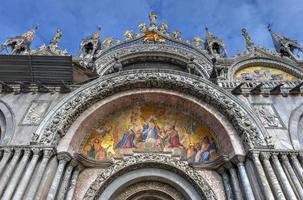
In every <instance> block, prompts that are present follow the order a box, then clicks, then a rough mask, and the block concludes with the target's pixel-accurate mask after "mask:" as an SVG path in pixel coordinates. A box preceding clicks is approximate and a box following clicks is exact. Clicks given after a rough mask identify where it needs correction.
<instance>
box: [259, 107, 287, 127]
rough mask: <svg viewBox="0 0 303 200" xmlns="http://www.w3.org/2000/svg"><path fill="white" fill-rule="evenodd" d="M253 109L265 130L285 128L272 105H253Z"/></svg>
mask: <svg viewBox="0 0 303 200" xmlns="http://www.w3.org/2000/svg"><path fill="white" fill-rule="evenodd" d="M253 109H254V110H255V112H256V114H257V115H258V117H259V118H260V120H261V122H262V123H263V125H264V127H265V128H272V129H274V128H283V129H284V128H285V126H284V124H283V122H282V120H281V119H280V117H279V114H278V113H277V111H276V109H275V108H274V106H273V105H272V104H253Z"/></svg>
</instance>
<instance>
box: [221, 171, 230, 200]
mask: <svg viewBox="0 0 303 200" xmlns="http://www.w3.org/2000/svg"><path fill="white" fill-rule="evenodd" d="M219 173H220V174H221V176H222V180H223V186H224V190H225V195H226V199H227V200H232V199H233V194H232V189H231V185H230V180H229V176H228V173H227V172H226V170H225V168H224V167H222V168H220V169H219Z"/></svg>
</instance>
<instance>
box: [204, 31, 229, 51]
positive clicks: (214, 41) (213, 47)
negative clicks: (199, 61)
mask: <svg viewBox="0 0 303 200" xmlns="http://www.w3.org/2000/svg"><path fill="white" fill-rule="evenodd" d="M205 30H206V39H205V49H206V50H207V51H208V52H209V54H210V55H212V56H214V57H227V52H226V49H225V47H224V42H223V40H221V39H219V38H218V37H216V36H215V35H214V34H213V33H211V32H209V31H208V28H207V27H206V28H205Z"/></svg>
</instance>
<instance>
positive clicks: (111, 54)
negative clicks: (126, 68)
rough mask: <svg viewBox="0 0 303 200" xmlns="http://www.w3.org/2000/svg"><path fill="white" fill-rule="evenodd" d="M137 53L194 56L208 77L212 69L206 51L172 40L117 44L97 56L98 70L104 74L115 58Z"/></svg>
mask: <svg viewBox="0 0 303 200" xmlns="http://www.w3.org/2000/svg"><path fill="white" fill-rule="evenodd" d="M181 47H183V48H181ZM135 55H137V56H139V55H140V56H144V55H146V56H147V55H158V56H161V57H163V56H165V57H171V58H174V59H176V60H183V61H185V62H187V61H188V59H189V58H193V59H194V61H195V63H196V68H197V70H198V71H200V72H201V73H202V74H203V76H204V77H206V78H207V77H208V76H209V73H210V72H211V70H212V64H211V61H210V58H209V57H207V56H206V54H205V53H204V52H201V50H198V49H195V48H193V47H191V46H186V44H181V43H180V44H178V43H177V42H172V43H171V44H132V43H131V42H129V44H128V46H127V47H125V46H122V45H121V47H120V48H119V46H116V47H115V49H112V50H109V51H108V52H104V53H103V54H100V55H98V56H96V57H98V58H96V62H95V65H96V71H97V72H98V74H100V75H103V74H105V73H106V72H107V71H108V70H109V69H110V68H111V67H112V65H113V64H114V63H115V58H117V57H119V58H121V59H126V58H127V57H130V58H133V57H135Z"/></svg>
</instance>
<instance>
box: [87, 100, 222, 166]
mask: <svg viewBox="0 0 303 200" xmlns="http://www.w3.org/2000/svg"><path fill="white" fill-rule="evenodd" d="M212 135H213V134H212V131H211V130H210V129H208V128H207V127H206V126H205V125H204V124H203V123H202V122H200V121H198V120H196V119H194V118H193V117H192V116H191V115H190V114H189V113H185V112H180V111H178V110H177V109H176V108H172V107H166V106H160V105H134V106H131V107H126V108H123V109H119V110H118V111H116V112H114V113H112V114H110V115H109V116H107V117H106V119H100V120H97V122H96V123H95V125H94V127H92V129H91V131H90V133H88V137H87V138H86V140H85V141H84V142H83V143H82V152H83V153H84V154H85V155H87V156H88V157H90V158H93V159H96V160H107V159H111V158H113V157H121V156H122V155H124V154H131V153H135V152H146V151H148V152H159V153H165V152H166V153H172V154H173V155H175V156H180V157H181V158H182V159H184V160H187V161H188V162H197V163H204V162H209V161H212V160H214V159H216V158H217V157H218V155H219V152H218V145H217V144H216V142H215V139H214V137H212Z"/></svg>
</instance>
